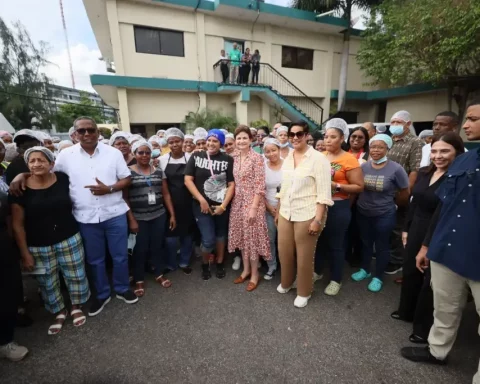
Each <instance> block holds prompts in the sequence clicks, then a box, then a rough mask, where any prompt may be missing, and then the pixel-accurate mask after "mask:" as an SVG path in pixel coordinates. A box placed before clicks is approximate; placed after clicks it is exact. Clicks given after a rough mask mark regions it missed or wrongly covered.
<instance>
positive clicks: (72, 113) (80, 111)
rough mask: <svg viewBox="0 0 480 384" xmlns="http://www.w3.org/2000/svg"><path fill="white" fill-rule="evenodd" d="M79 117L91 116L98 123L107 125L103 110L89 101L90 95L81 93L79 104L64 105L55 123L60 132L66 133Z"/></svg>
mask: <svg viewBox="0 0 480 384" xmlns="http://www.w3.org/2000/svg"><path fill="white" fill-rule="evenodd" d="M79 116H89V117H91V118H92V119H94V120H95V121H96V122H97V123H106V122H107V121H106V118H105V115H104V113H103V109H102V108H101V107H99V106H97V105H95V103H94V102H93V101H92V100H90V99H89V97H88V93H86V92H80V102H79V103H78V104H73V103H71V104H62V105H60V107H59V108H58V112H57V114H56V115H55V119H54V120H55V123H56V124H57V130H58V131H59V132H66V131H68V130H69V128H70V127H71V126H72V124H73V122H74V120H75V119H76V118H77V117H79Z"/></svg>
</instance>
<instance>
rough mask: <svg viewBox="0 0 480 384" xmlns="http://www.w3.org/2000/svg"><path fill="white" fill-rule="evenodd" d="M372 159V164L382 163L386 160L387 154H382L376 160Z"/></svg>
mask: <svg viewBox="0 0 480 384" xmlns="http://www.w3.org/2000/svg"><path fill="white" fill-rule="evenodd" d="M372 161H373V163H374V164H382V163H384V162H386V161H387V155H385V156H383V157H382V158H381V159H378V160H373V159H372Z"/></svg>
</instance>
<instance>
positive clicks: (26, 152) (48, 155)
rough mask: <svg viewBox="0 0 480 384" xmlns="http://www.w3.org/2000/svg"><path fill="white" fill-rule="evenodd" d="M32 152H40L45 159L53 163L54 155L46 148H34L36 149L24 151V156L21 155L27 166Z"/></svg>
mask: <svg viewBox="0 0 480 384" xmlns="http://www.w3.org/2000/svg"><path fill="white" fill-rule="evenodd" d="M34 152H42V153H43V154H44V155H45V156H46V157H47V159H48V160H50V162H51V163H53V162H54V161H55V155H54V154H53V152H52V151H50V150H49V149H48V148H47V147H39V146H36V147H32V148H28V149H27V150H26V151H25V154H24V155H23V159H24V160H25V163H27V164H28V158H29V157H30V155H31V154H32V153H34Z"/></svg>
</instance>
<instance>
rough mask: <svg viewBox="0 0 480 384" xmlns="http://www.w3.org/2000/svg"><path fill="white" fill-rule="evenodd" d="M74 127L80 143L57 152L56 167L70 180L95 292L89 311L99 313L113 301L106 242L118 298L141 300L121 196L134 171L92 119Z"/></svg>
mask: <svg viewBox="0 0 480 384" xmlns="http://www.w3.org/2000/svg"><path fill="white" fill-rule="evenodd" d="M74 128H75V134H76V137H77V138H78V140H79V143H78V144H76V145H74V146H72V147H69V148H66V149H64V150H63V151H62V152H60V153H59V155H58V157H57V159H56V161H55V169H54V170H55V171H59V172H64V173H66V174H67V175H68V177H69V179H70V197H71V199H72V202H73V215H74V216H75V219H76V220H77V221H78V222H79V225H80V233H81V235H82V239H83V244H84V247H85V254H86V259H87V263H88V264H89V266H90V269H91V272H92V279H93V283H94V286H95V289H96V292H97V295H96V300H94V302H93V303H92V306H91V307H90V310H89V315H90V316H95V315H98V314H99V313H100V312H101V311H102V310H103V308H104V306H105V305H106V304H107V303H108V302H109V301H110V294H111V292H110V283H109V280H108V276H107V272H106V269H105V257H106V245H107V246H108V249H109V251H110V255H111V256H112V260H113V288H114V290H115V292H116V296H117V298H118V299H121V300H123V301H125V302H126V303H127V304H133V303H136V302H137V301H138V298H137V297H136V296H135V294H134V293H133V292H132V291H131V290H130V288H129V276H128V254H127V240H128V225H127V216H126V213H127V211H128V209H129V208H128V206H127V204H126V203H125V201H124V200H123V197H122V189H124V188H126V187H127V186H128V185H129V184H130V174H131V173H130V170H129V169H128V167H127V165H126V164H125V160H124V159H123V156H122V153H121V152H120V151H119V150H118V149H116V148H113V147H110V146H108V145H105V144H103V143H101V142H99V140H98V137H99V131H98V128H97V124H96V123H95V121H94V120H93V119H91V118H89V117H79V118H78V119H76V120H75V122H74Z"/></svg>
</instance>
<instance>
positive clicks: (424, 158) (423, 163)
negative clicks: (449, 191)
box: [420, 144, 468, 168]
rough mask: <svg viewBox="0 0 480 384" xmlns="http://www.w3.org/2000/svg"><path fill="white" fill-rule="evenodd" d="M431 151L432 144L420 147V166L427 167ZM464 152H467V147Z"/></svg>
mask: <svg viewBox="0 0 480 384" xmlns="http://www.w3.org/2000/svg"><path fill="white" fill-rule="evenodd" d="M431 152H432V144H426V145H424V146H423V148H422V161H420V168H422V167H428V166H429V165H430V153H431ZM465 152H468V149H467V148H465Z"/></svg>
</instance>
